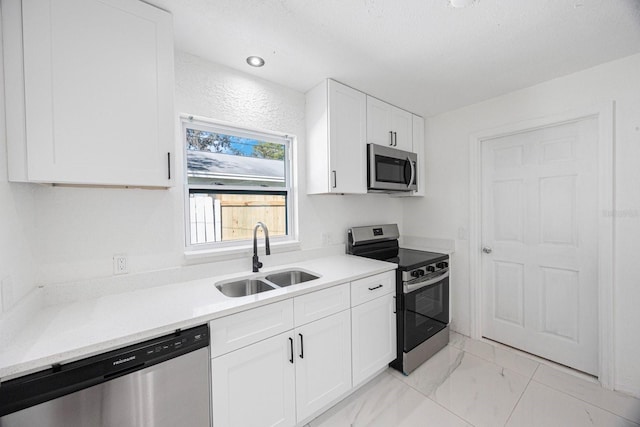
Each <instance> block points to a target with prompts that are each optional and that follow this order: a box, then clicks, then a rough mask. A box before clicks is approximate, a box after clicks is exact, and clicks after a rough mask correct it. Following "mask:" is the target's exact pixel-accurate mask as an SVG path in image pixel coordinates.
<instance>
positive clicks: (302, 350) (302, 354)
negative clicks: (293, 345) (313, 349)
mask: <svg viewBox="0 0 640 427" xmlns="http://www.w3.org/2000/svg"><path fill="white" fill-rule="evenodd" d="M298 336H299V337H300V359H304V341H303V337H302V334H298Z"/></svg>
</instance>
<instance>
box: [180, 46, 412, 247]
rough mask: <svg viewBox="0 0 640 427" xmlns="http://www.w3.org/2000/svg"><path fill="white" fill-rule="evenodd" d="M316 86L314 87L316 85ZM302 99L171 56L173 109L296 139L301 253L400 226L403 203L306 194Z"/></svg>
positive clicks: (273, 86)
mask: <svg viewBox="0 0 640 427" xmlns="http://www.w3.org/2000/svg"><path fill="white" fill-rule="evenodd" d="M318 83H319V82H318ZM304 106H305V97H304V94H302V93H300V92H297V91H294V90H291V89H287V88H283V87H282V86H279V85H277V84H274V83H271V82H268V81H266V80H260V79H256V78H255V77H253V76H250V75H248V74H244V73H240V72H237V71H235V70H231V69H229V68H226V67H223V66H221V65H217V64H213V63H210V62H207V61H204V60H202V59H199V58H197V57H195V56H192V55H189V54H186V53H180V52H179V53H178V54H177V55H176V109H177V111H178V113H183V114H192V115H198V116H204V117H209V118H211V119H214V120H221V121H225V122H229V123H232V124H236V125H245V126H249V127H254V128H256V127H257V128H262V129H265V130H271V131H277V132H283V133H286V134H289V135H295V136H296V147H295V148H296V157H297V160H296V169H297V176H298V180H297V188H298V190H299V192H298V194H299V197H298V208H299V218H300V219H301V220H300V221H299V229H300V239H301V242H302V246H303V248H312V247H317V246H321V245H323V244H326V243H340V242H344V241H345V239H346V229H347V228H348V227H350V226H354V225H364V224H372V223H382V222H401V219H402V203H403V202H402V200H399V199H393V198H389V197H388V196H386V195H377V194H368V195H362V196H337V195H331V196H323V195H320V196H307V195H306V194H305V189H306V184H305V181H306V179H305V170H304V165H305V161H304V159H305V122H304Z"/></svg>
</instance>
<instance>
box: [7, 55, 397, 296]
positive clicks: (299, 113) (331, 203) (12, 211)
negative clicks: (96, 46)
mask: <svg viewBox="0 0 640 427" xmlns="http://www.w3.org/2000/svg"><path fill="white" fill-rule="evenodd" d="M304 103H305V97H304V94H302V93H300V92H296V91H293V90H291V89H287V88H284V87H282V86H279V85H276V84H273V83H270V82H267V81H264V80H260V79H256V78H255V77H252V76H250V75H247V74H244V73H241V72H238V71H235V70H231V69H229V68H226V67H222V66H219V65H216V64H212V63H209V62H206V61H202V60H200V59H198V58H196V57H193V56H190V55H187V54H182V53H180V52H177V53H176V113H188V114H193V115H198V116H205V117H209V118H212V119H215V120H221V121H225V122H228V123H230V124H235V125H240V126H249V127H253V128H262V129H265V130H272V131H278V132H284V133H288V134H290V135H295V136H296V137H297V140H296V151H297V158H296V160H295V166H294V168H295V169H296V171H297V174H298V177H299V179H298V180H297V188H298V190H299V197H298V200H297V205H298V212H299V218H301V221H300V226H299V229H300V232H299V236H300V240H301V245H302V247H303V248H304V249H311V248H316V247H320V246H323V245H327V244H335V243H340V242H343V241H344V240H345V238H346V228H347V227H349V226H352V225H360V224H365V223H369V222H397V221H400V220H401V217H402V202H401V201H400V200H395V199H389V198H388V197H387V196H384V195H368V196H350V197H348V196H311V197H307V196H306V195H305V194H304V188H305V173H304V134H305V123H304ZM178 122H179V121H178V120H177V119H176V129H178V128H179V123H178ZM0 134H1V135H2V137H1V138H2V139H0V217H1V218H2V222H1V223H0V238H1V239H0V267H1V268H0V280H2V279H3V278H5V277H9V280H11V281H12V282H13V285H14V286H13V287H14V288H15V292H14V294H15V296H16V298H15V299H17V298H18V297H20V296H22V295H24V294H25V293H26V292H28V290H30V289H31V288H33V286H34V285H36V284H47V283H64V282H71V281H82V280H85V279H90V278H99V277H109V276H111V275H112V257H113V255H114V254H117V253H125V254H127V255H128V257H129V270H130V272H131V273H139V272H147V271H157V270H162V269H167V268H173V267H180V266H182V265H184V264H185V259H184V223H183V221H184V220H183V218H184V212H183V210H184V199H183V194H184V193H183V191H184V188H183V184H184V183H183V182H182V176H183V171H184V168H183V167H182V164H181V161H182V146H181V141H180V140H179V135H180V132H179V130H177V133H176V135H177V136H176V152H177V169H178V170H177V171H176V176H177V177H178V178H177V180H176V181H177V182H176V184H175V186H174V187H173V188H171V189H169V190H139V189H118V188H74V187H52V186H46V185H35V184H15V183H7V181H6V160H5V141H4V132H2V133H0ZM247 259H248V258H247Z"/></svg>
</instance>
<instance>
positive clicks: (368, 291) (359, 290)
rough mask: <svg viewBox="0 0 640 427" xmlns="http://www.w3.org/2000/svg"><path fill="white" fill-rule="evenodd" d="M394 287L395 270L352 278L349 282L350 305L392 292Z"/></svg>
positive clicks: (353, 305)
mask: <svg viewBox="0 0 640 427" xmlns="http://www.w3.org/2000/svg"><path fill="white" fill-rule="evenodd" d="M395 287H396V272H395V270H393V271H387V272H386V273H381V274H376V275H375V276H369V277H365V278H363V279H358V280H354V281H353V282H351V306H352V307H355V306H356V305H358V304H362V303H363V302H367V301H371V300H372V299H374V298H377V297H379V296H382V295H385V294H388V293H390V292H394V291H395Z"/></svg>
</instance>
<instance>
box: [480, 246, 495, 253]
mask: <svg viewBox="0 0 640 427" xmlns="http://www.w3.org/2000/svg"><path fill="white" fill-rule="evenodd" d="M482 252H484V253H485V254H490V253H491V252H493V249H491V248H490V247H489V246H485V247H484V248H482Z"/></svg>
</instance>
